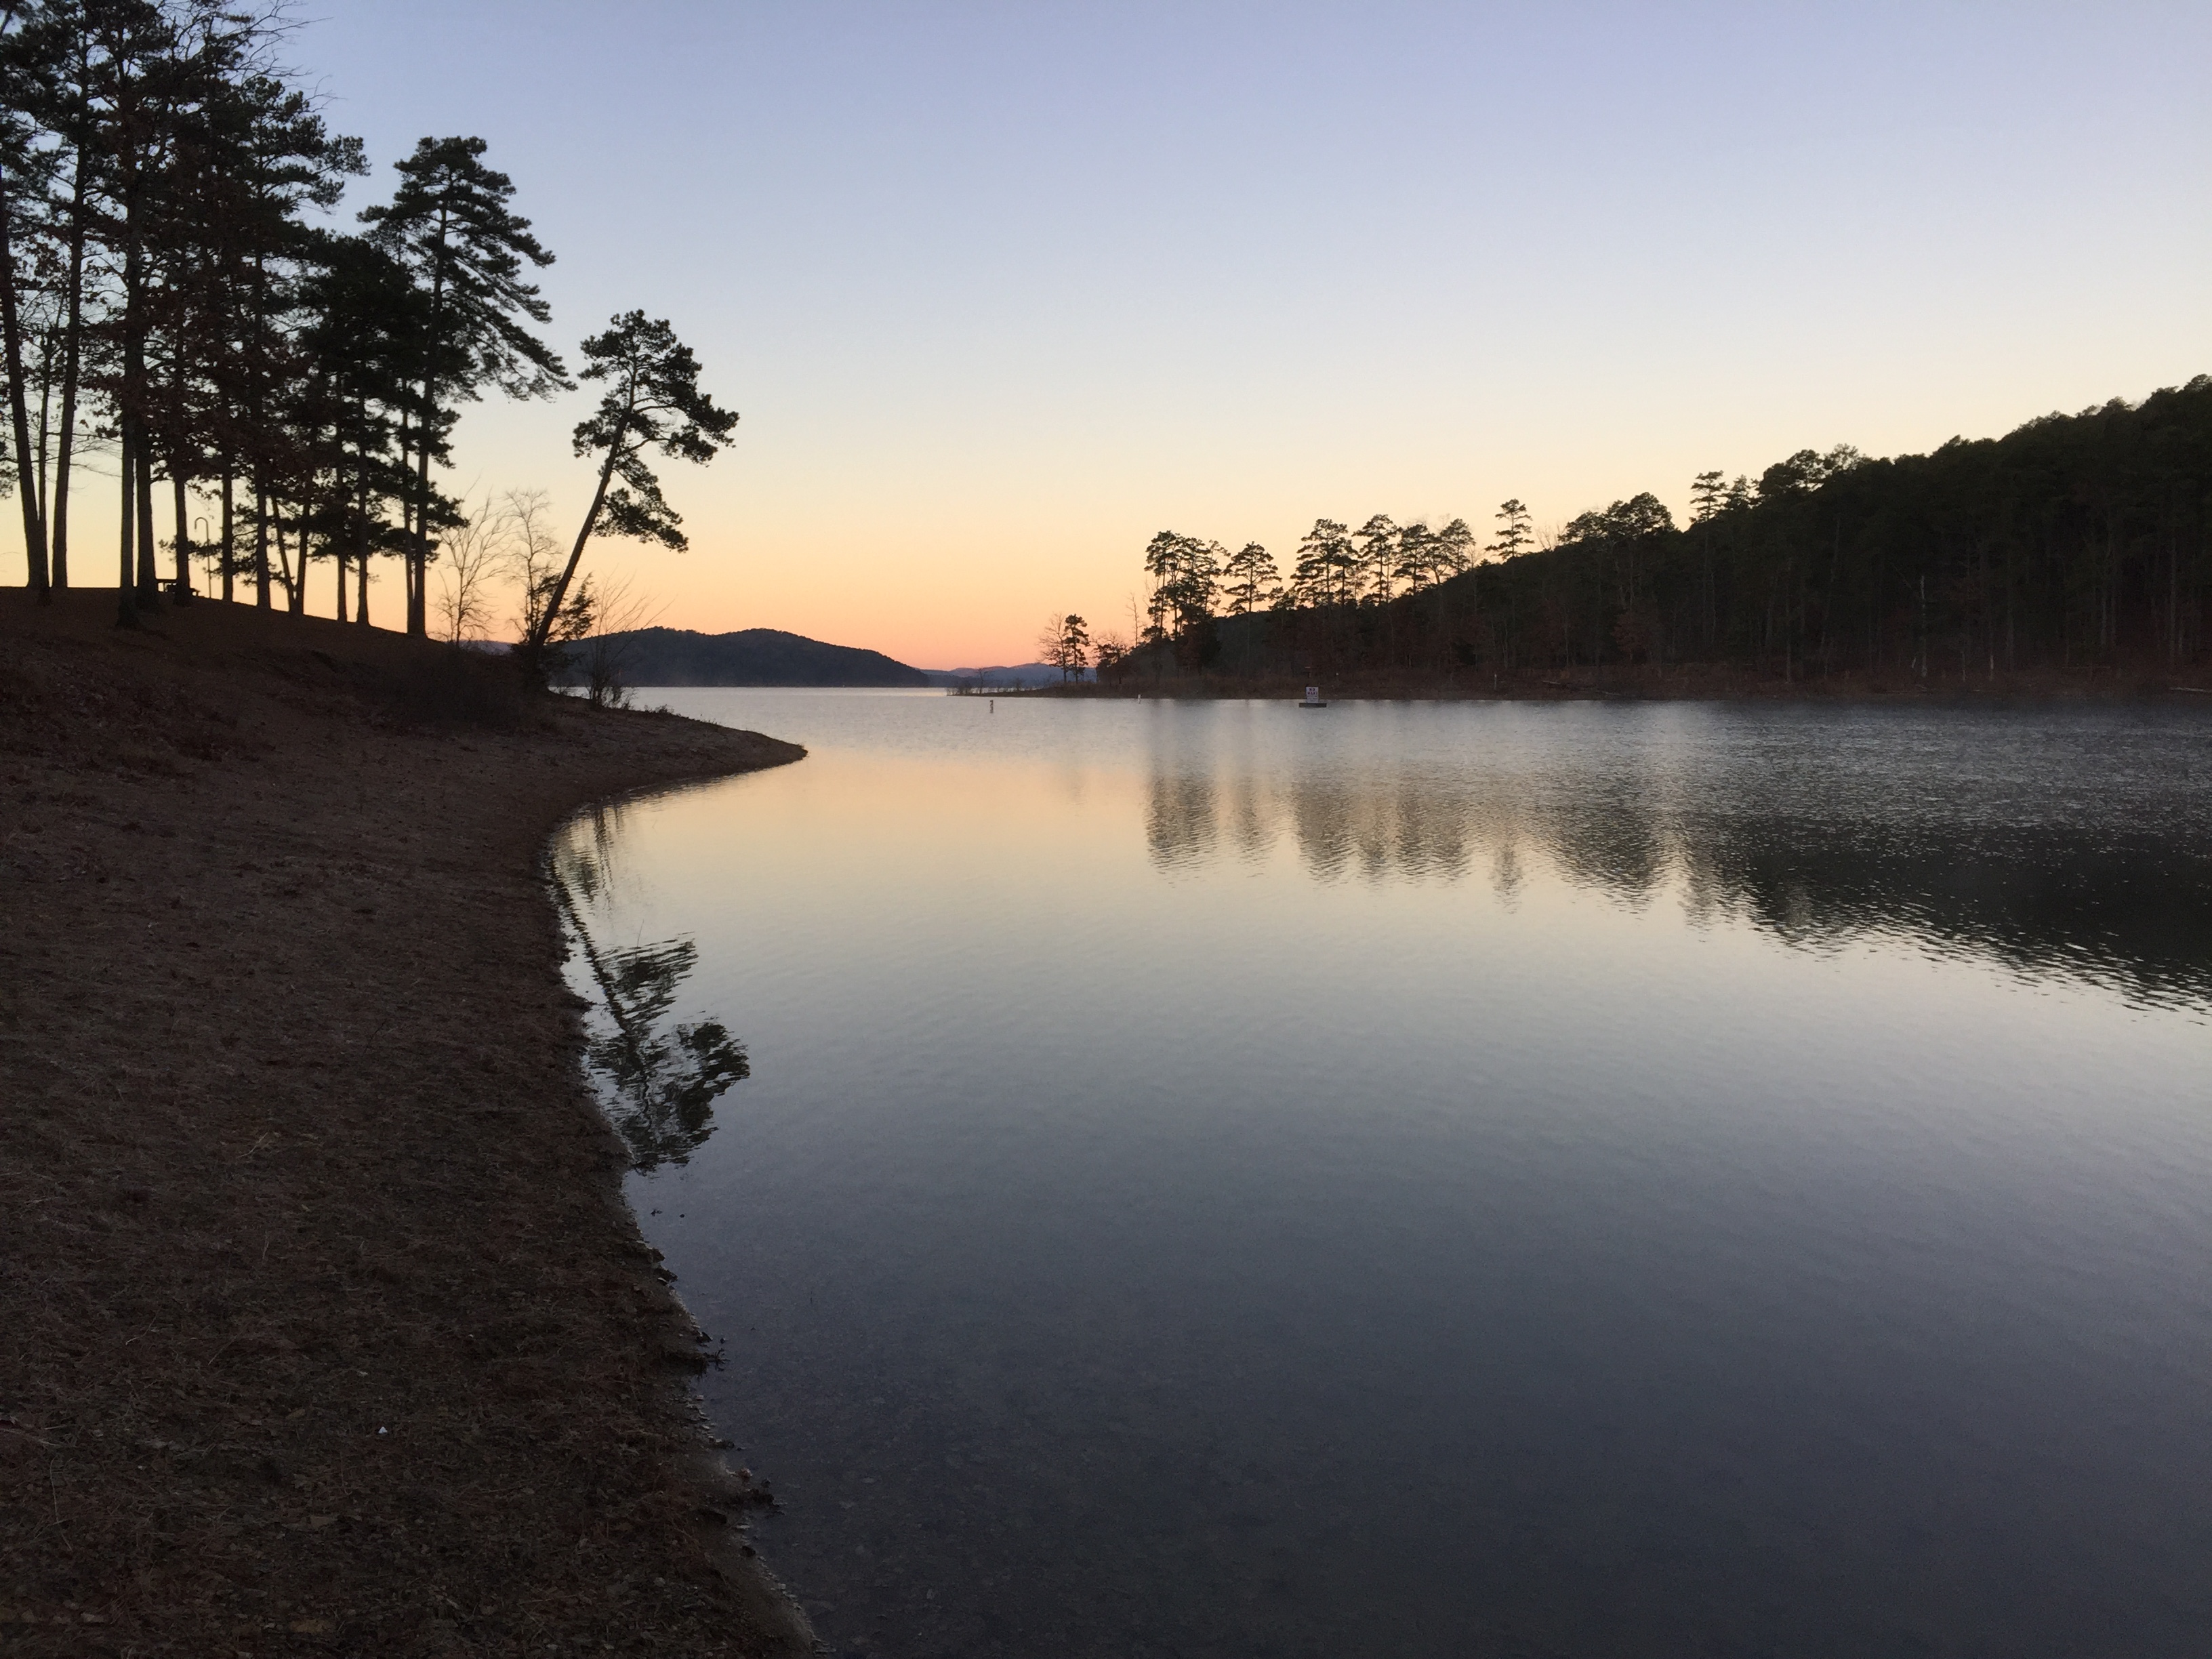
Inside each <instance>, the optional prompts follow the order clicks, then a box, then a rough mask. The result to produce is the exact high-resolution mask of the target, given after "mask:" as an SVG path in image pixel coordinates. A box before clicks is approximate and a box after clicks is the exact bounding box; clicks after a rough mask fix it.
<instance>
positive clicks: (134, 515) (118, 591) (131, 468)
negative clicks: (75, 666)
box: [115, 416, 138, 628]
mask: <svg viewBox="0 0 2212 1659" xmlns="http://www.w3.org/2000/svg"><path fill="white" fill-rule="evenodd" d="M122 426H123V433H122V457H121V458H122V462H123V464H122V465H121V466H119V467H118V468H117V469H116V471H117V472H118V475H119V476H118V487H119V489H120V492H121V504H120V507H119V510H118V512H117V513H116V515H115V520H116V544H117V550H118V554H119V562H118V568H117V572H116V582H115V625H116V626H117V627H118V628H136V627H137V626H138V595H137V588H136V586H135V583H136V578H137V574H138V573H137V561H136V560H135V559H133V558H132V556H131V554H132V547H131V542H132V540H133V538H134V536H135V534H136V532H137V528H138V511H137V503H136V502H134V501H132V500H131V492H132V489H133V486H135V485H136V484H137V481H138V458H137V454H136V453H134V452H133V447H132V444H131V419H130V417H129V416H125V417H124V420H123V422H122Z"/></svg>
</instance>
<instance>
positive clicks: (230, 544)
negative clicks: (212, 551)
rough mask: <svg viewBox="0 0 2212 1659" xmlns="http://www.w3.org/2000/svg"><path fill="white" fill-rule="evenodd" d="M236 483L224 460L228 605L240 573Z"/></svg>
mask: <svg viewBox="0 0 2212 1659" xmlns="http://www.w3.org/2000/svg"><path fill="white" fill-rule="evenodd" d="M236 483H237V480H236V479H235V478H234V477H233V476H232V473H231V470H230V463H229V462H228V460H226V461H224V463H223V466H222V602H223V603H224V604H225V605H228V604H229V603H230V602H231V600H232V599H233V598H234V596H235V594H236V586H235V583H236V580H237V574H238V573H237V570H236V568H235V565H234V561H235V560H236V558H237V556H238V549H237V547H236V545H235V543H234V538H233V536H232V527H233V525H234V518H233V513H234V486H235V485H236Z"/></svg>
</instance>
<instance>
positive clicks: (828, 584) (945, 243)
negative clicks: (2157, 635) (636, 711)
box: [291, 0, 2212, 665]
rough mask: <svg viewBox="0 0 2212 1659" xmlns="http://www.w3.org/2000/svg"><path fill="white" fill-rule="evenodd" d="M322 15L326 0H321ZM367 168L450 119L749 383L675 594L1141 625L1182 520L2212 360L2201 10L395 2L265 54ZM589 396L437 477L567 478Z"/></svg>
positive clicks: (832, 626)
mask: <svg viewBox="0 0 2212 1659" xmlns="http://www.w3.org/2000/svg"><path fill="white" fill-rule="evenodd" d="M302 15H303V16H304V15H307V14H302ZM291 56H292V58H293V59H294V61H295V62H296V63H298V64H301V66H303V67H304V68H306V69H308V70H312V71H313V72H314V75H315V77H316V79H317V80H318V82H319V84H320V85H321V86H322V88H324V90H325V93H326V94H328V96H329V99H330V100H331V101H330V114H331V120H332V122H333V124H334V125H336V126H337V127H338V128H339V129H340V130H342V131H351V132H356V133H359V134H360V135H362V137H364V138H366V139H367V140H368V145H369V149H370V153H371V155H372V156H373V158H374V161H375V162H376V164H377V167H378V169H379V173H380V174H381V175H384V176H380V177H379V178H377V179H373V180H371V181H369V183H368V185H367V186H366V188H368V189H372V190H374V191H383V190H385V189H386V188H388V185H387V184H386V178H387V177H388V167H389V164H390V162H391V161H392V160H393V159H395V158H396V157H397V156H398V155H400V154H402V153H404V150H405V149H407V148H408V147H410V145H411V143H413V141H414V139H415V138H416V137H420V136H422V135H423V134H426V133H437V134H441V135H442V134H446V133H453V132H473V133H479V134H482V135H483V137H485V138H487V139H488V140H489V142H490V145H491V160H492V161H493V162H494V163H495V165H498V166H501V167H504V168H505V169H506V170H507V171H508V172H509V173H512V174H513V177H514V179H515V180H516V183H517V185H518V186H519V197H518V204H519V206H520V209H521V210H523V211H524V212H526V213H527V214H529V215H530V216H532V218H533V219H534V220H535V221H536V222H537V226H538V230H539V231H540V233H541V234H542V235H543V236H544V240H546V242H547V243H548V244H549V246H551V247H552V248H553V249H554V250H555V251H556V253H557V254H558V256H559V263H558V264H556V266H555V267H554V268H553V269H552V270H550V271H548V272H547V273H546V274H545V282H544V286H545V289H546V292H547V294H548V295H549V297H550V299H551V301H552V302H553V304H554V307H555V313H556V316H555V326H554V334H555V337H556V340H557V341H558V342H559V343H562V345H563V346H564V348H566V349H569V350H570V351H571V352H572V354H573V349H574V343H575V341H576V339H577V338H578V337H580V336H581V335H582V334H583V333H585V332H586V331H589V330H590V329H592V328H593V327H595V326H598V325H600V324H601V323H602V322H603V321H604V319H605V317H606V316H607V315H608V314H609V313H611V312H612V311H615V310H617V309H619V308H627V307H631V306H641V307H645V308H646V309H647V310H648V311H650V312H653V313H655V314H657V315H665V316H667V317H669V318H670V319H671V320H673V321H674V322H675V323H676V325H677V326H678V331H680V332H681V333H682V334H683V335H684V337H686V338H687V339H689V340H690V341H691V342H692V343H694V344H695V345H696V347H697V349H698V350H699V352H700V355H701V356H702V359H703V360H704V362H706V364H707V365H708V372H709V380H710V383H711V384H712V385H713V386H714V388H715V390H716V391H717V392H718V393H720V395H721V396H722V397H723V398H725V400H726V401H727V402H729V403H732V404H734V405H735V406H736V407H738V409H739V410H742V411H743V412H744V424H743V426H742V427H741V428H739V435H738V444H737V447H736V449H735V450H734V451H733V452H732V453H730V454H729V455H727V456H726V457H724V458H723V459H721V460H720V461H718V462H717V463H715V465H714V467H713V468H711V469H709V470H708V471H705V472H695V471H691V470H690V469H680V470H679V469H675V468H671V471H670V473H669V475H668V477H667V478H666V480H665V482H666V483H667V485H668V489H669V494H670V495H671V499H672V500H673V501H675V502H676V504H677V506H678V508H679V509H680V510H682V511H684V513H685V514H686V516H687V519H688V520H689V521H690V528H691V530H692V532H693V542H694V547H693V550H692V551H691V552H690V554H688V555H684V556H681V557H679V556H674V555H671V554H666V553H663V552H659V551H646V550H632V549H623V548H610V549H608V550H605V556H606V558H607V560H608V563H609V565H610V566H611V567H613V566H620V567H622V568H626V569H629V570H630V571H633V572H634V573H635V580H636V581H637V583H638V584H639V586H640V587H641V589H642V590H646V591H649V592H651V593H652V594H653V597H654V599H655V601H656V602H657V603H659V605H661V607H662V609H661V620H662V621H664V622H665V623H670V624H671V625H678V626H692V627H699V628H703V629H723V628H736V627H746V626H755V625H764V626H776V627H787V628H792V629H797V630H798V631H800V632H805V633H809V634H814V635H818V636H822V637H827V638H831V639H836V640H839V641H844V642H848V643H854V644H864V645H870V646H874V647H878V648H881V649H884V650H888V651H890V652H892V653H893V654H896V655H899V656H902V657H903V658H905V659H908V660H910V661H919V662H924V663H927V664H930V665H947V664H951V663H953V662H956V661H957V662H972V661H978V660H994V661H995V660H1004V659H1008V658H1015V657H1025V656H1027V655H1029V654H1030V643H1031V640H1032V638H1033V635H1035V633H1036V627H1037V624H1038V623H1039V622H1040V621H1041V620H1042V618H1043V617H1044V616H1045V615H1046V614H1048V612H1054V611H1066V610H1069V609H1073V610H1079V611H1084V612H1085V614H1086V615H1089V616H1091V617H1092V619H1093V621H1094V623H1097V622H1100V621H1101V620H1102V619H1104V620H1110V619H1112V618H1115V617H1126V596H1127V594H1128V593H1129V592H1130V591H1131V590H1132V589H1133V587H1135V586H1136V585H1137V575H1136V573H1137V563H1138V558H1139V553H1140V551H1141V549H1142V547H1143V544H1144V543H1145V541H1146V538H1148V537H1149V536H1150V535H1151V534H1152V532H1154V531H1156V530H1159V529H1163V528H1170V527H1172V528H1176V529H1179V530H1184V531H1188V532H1192V533H1195V534H1200V535H1206V536H1212V537H1214V538H1218V539H1220V540H1222V541H1225V542H1229V543H1231V544H1232V545H1233V544H1237V543H1241V542H1243V541H1244V540H1247V539H1253V538H1256V539H1259V540H1261V541H1263V542H1266V543H1267V544H1268V545H1269V546H1270V547H1272V548H1274V549H1275V550H1277V552H1278V553H1279V554H1284V553H1287V552H1288V550H1290V548H1291V546H1292V545H1293V544H1295V542H1296V540H1297V536H1298V534H1299V533H1300V532H1302V531H1303V530H1304V528H1305V527H1306V526H1309V525H1310V523H1311V522H1312V520H1314V519H1315V518H1316V517H1317V516H1321V515H1327V516H1329V517H1334V518H1340V519H1350V520H1354V521H1355V522H1356V521H1357V520H1359V519H1363V518H1364V517H1365V516H1366V515H1367V514H1369V513H1374V512H1378V511H1379V512H1387V513H1391V514H1393V515H1394V516H1395V517H1397V518H1399V519H1401V520H1404V519H1407V518H1411V517H1414V516H1419V515H1430V516H1432V517H1433V516H1436V515H1450V514H1454V513H1457V514H1463V515H1465V516H1467V517H1468V518H1469V519H1470V520H1473V521H1474V522H1475V523H1476V524H1477V526H1478V527H1479V528H1482V529H1487V527H1488V518H1489V515H1490V514H1491V513H1492V512H1493V511H1494V510H1495V508H1496V507H1497V505H1498V502H1499V501H1502V500H1504V498H1505V497H1507V496H1509V495H1513V496H1518V497H1520V498H1521V499H1522V500H1524V501H1527V502H1528V504H1529V505H1530V507H1532V508H1533V509H1534V512H1535V514H1536V516H1537V519H1538V520H1539V521H1540V522H1545V521H1549V522H1558V521H1561V520H1565V519H1567V518H1569V517H1571V516H1572V515H1573V514H1574V513H1577V512H1579V511H1580V510H1582V509H1583V508H1584V507H1589V506H1592V505H1601V504H1603V503H1604V502H1606V501H1611V500H1613V499H1615V498H1617V497H1620V496H1624V495H1630V494H1632V493H1634V492H1635V491H1637V490H1639V489H1652V490H1655V491H1656V492H1657V493H1658V494H1659V495H1661V496H1662V499H1665V500H1668V501H1670V502H1672V503H1673V504H1674V505H1675V506H1676V507H1678V508H1679V507H1680V505H1681V504H1682V503H1683V502H1684V501H1685V500H1686V495H1687V490H1688V483H1689V479H1690V477H1691V475H1692V474H1693V473H1694V472H1696V471H1699V470H1702V469H1704V468H1706V467H1721V468H1723V469H1725V470H1727V471H1730V472H1731V473H1733V472H1735V471H1751V472H1756V471H1758V469H1759V468H1760V467H1761V466H1763V465H1765V464H1766V463H1767V462H1769V461H1771V460H1772V459H1777V458H1778V457H1779V456H1780V455H1782V454H1784V453H1788V452H1789V451H1790V450H1793V449H1796V448H1799V447H1804V446H1807V445H1813V446H1816V447H1828V446H1830V445H1832V444H1834V443H1837V442H1840V441H1850V442H1854V443H1857V444H1858V445H1859V446H1860V447H1863V448H1864V449H1866V450H1868V451H1869V452H1873V453H1892V452H1894V451H1898V450H1902V449H1924V448H1927V447H1931V446H1933V445H1935V444H1938V443H1941V442H1942V441H1943V440H1944V439H1946V438H1948V437H1949V436H1951V435H1953V434H1954V433H1965V434H1968V435H1989V434H1994V433H1996V432H2000V431H2002V430H2005V429H2007V428H2009V427H2011V426H2013V425H2015V424H2017V423H2018V422H2020V421H2021V420H2023V419H2025V418H2027V417H2028V416H2033V415H2035V414H2039V413H2042V412H2046V411H2048V410H2052V409H2067V410H2072V409H2076V408H2080V407H2081V406H2083V405H2085V404H2090V403H2093V402H2100V401H2102V400H2103V399H2105V398H2109V397H2112V396H2115V395H2125V396H2128V397H2130V398H2137V397H2141V396H2142V394H2144V393H2145V392H2148V391H2150V390H2151V389H2152V388H2154V386H2160V385H2165V384H2171V383H2173V382H2175V381H2178V380H2184V379H2186V378H2187V377H2188V376H2190V375H2191V374H2196V373H2197V372H2199V371H2200V370H2205V369H2212V349H2208V348H2212V316H2208V306H2207V300H2208V295H2207V291H2206V283H2205V276H2206V272H2207V269H2208V260H2207V255H2208V253H2209V252H2212V234H2208V226H2207V201H2208V198H2207V190H2206V185H2207V182H2208V165H2207V164H2208V162H2212V99H2208V98H2206V97H2205V96H2204V94H2203V88H2202V84H2201V76H2202V72H2203V65H2204V64H2206V63H2208V62H2212V8H2205V7H2202V6H2194V7H2192V6H2183V5H2143V6H2128V5H2108V6H2100V7H2097V8H2090V7H2085V6H2080V5H2074V6H2066V7H2058V6H2036V5H2026V4H2015V5H2003V6H1998V5H1942V4H1933V5H1929V4H1923V5H1916V6H1910V7H1907V6H1883V5H1855V6H1850V7H1844V6H1828V5H1795V6H1789V5H1771V6H1763V7H1745V6H1664V5H1650V6H1618V5H1614V6H1606V5H1588V6H1575V5H1563V6H1542V7H1537V6H1523V7H1516V8H1485V7H1479V6H1434V5H1389V4H1364V5H1359V6H1351V5H1334V4H1331V5H1320V4H1285V5H1257V4H1206V3H1184V4H1176V5H1145V4H1116V5H1113V6H1103V5H1057V4H1050V3H1030V4H1021V5H1013V4H896V3H884V4H852V3H798V0H793V3H787V4H782V5H774V6H767V5H750V4H728V5H707V4H685V3H627V4H624V3H605V0H600V3H592V4H580V3H579V4H558V3H556V4H546V3H535V4H528V5H524V4H506V3H473V4H467V5H453V4H446V5H435V6H434V5H430V4H418V3H415V0H325V5H324V6H323V7H322V8H321V9H320V10H319V13H317V14H315V15H313V19H312V21H307V22H306V23H305V24H304V25H303V27H301V29H300V31H299V33H298V34H297V35H296V37H295V40H294V41H293V43H292V50H291ZM579 414H580V404H579V402H578V400H576V399H573V398H572V399H570V400H568V401H567V402H565V403H561V404H552V405H541V406H532V407H527V408H516V407H513V406H502V405H494V404H486V405H484V406H483V407H482V408H481V409H479V410H476V411H474V412H472V413H471V415H470V416H469V417H468V420H467V422H465V425H464V427H463V428H462V431H461V434H460V438H459V465H458V466H457V468H456V469H455V472H454V475H453V480H452V482H453V483H455V484H456V485H467V484H470V483H475V484H476V485H477V487H478V489H483V488H485V487H489V488H494V489H505V488H508V487H512V486H517V485H521V486H542V487H544V488H547V489H550V490H552V491H553V492H554V495H555V499H556V503H558V504H559V506H560V507H562V511H563V512H564V513H566V512H570V511H573V510H574V508H576V507H580V505H581V501H582V497H583V495H584V493H585V490H586V488H587V479H586V474H585V470H584V468H583V466H582V464H580V463H578V462H575V461H574V460H572V459H570V458H569V457H568V447H567V441H566V434H567V429H568V427H569V426H570V425H572V424H573V423H574V421H575V419H576V418H577V417H578V416H579Z"/></svg>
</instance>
